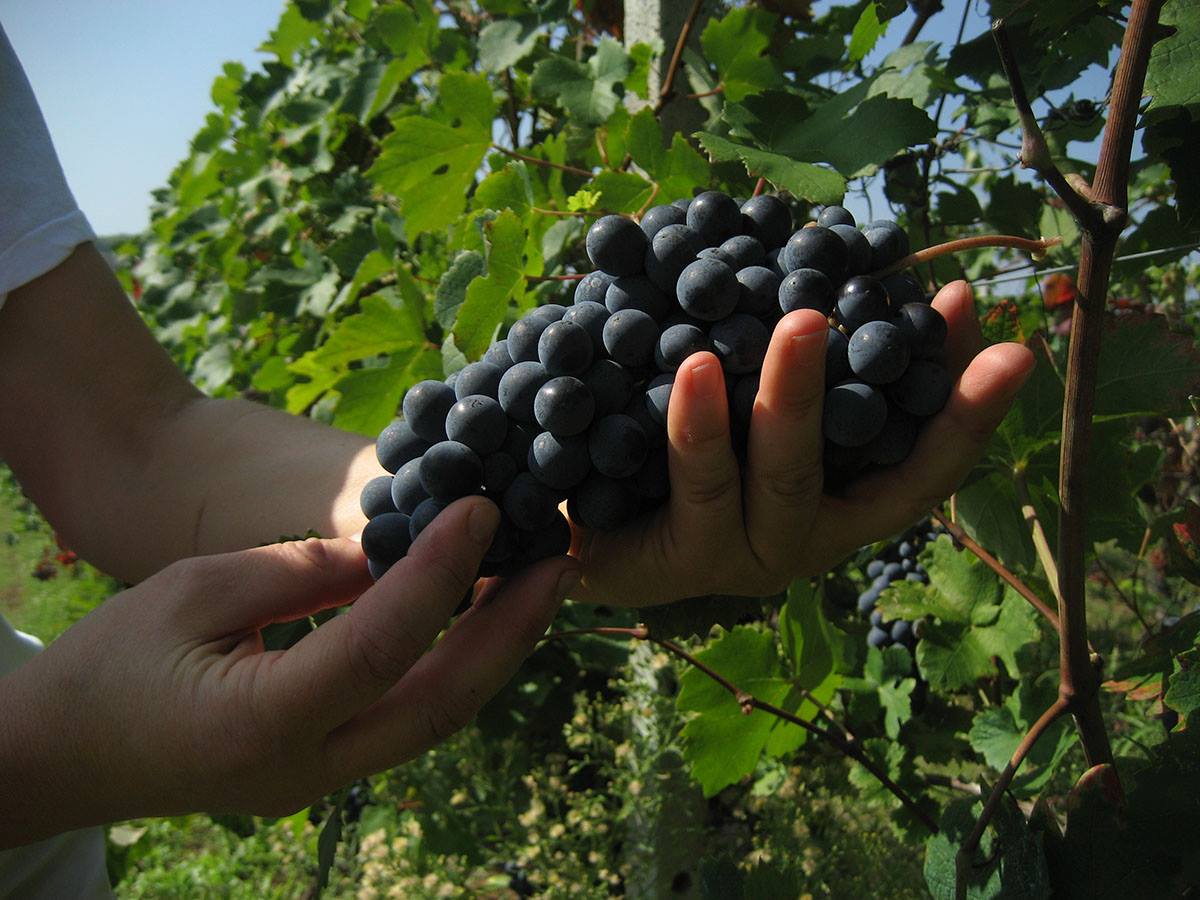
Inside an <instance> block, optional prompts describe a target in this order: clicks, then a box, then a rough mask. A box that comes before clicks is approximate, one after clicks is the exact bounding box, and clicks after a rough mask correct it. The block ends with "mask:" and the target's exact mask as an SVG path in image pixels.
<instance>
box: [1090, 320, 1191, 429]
mask: <svg viewBox="0 0 1200 900" xmlns="http://www.w3.org/2000/svg"><path fill="white" fill-rule="evenodd" d="M1197 392H1200V351H1198V350H1197V349H1196V346H1195V343H1194V342H1193V340H1192V336H1191V335H1189V334H1178V333H1175V332H1172V331H1171V330H1170V328H1169V326H1168V324H1167V320H1166V318H1165V317H1164V316H1157V315H1144V316H1121V317H1119V318H1117V317H1110V318H1109V319H1108V320H1107V322H1106V328H1105V332H1104V343H1103V344H1102V345H1101V347H1100V370H1099V372H1098V373H1097V376H1096V415H1097V416H1149V415H1161V416H1169V415H1179V414H1186V413H1187V412H1188V403H1187V396H1188V394H1194V393H1197Z"/></svg>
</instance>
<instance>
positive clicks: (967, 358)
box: [933, 281, 983, 378]
mask: <svg viewBox="0 0 1200 900" xmlns="http://www.w3.org/2000/svg"><path fill="white" fill-rule="evenodd" d="M933 308H934V309H936V310H937V311H938V312H940V313H941V314H942V317H943V318H944V319H945V320H946V344H945V348H946V349H945V352H946V368H947V369H948V370H949V371H950V374H951V376H953V377H955V378H957V377H958V376H959V375H961V374H962V373H963V372H964V371H966V368H967V366H968V365H969V364H970V362H971V360H973V359H974V358H975V356H976V355H977V354H978V353H979V351H980V350H982V349H983V332H981V331H980V330H979V317H978V316H976V315H975V294H974V292H972V290H971V285H969V284H968V283H967V282H965V281H952V282H950V283H949V284H948V285H946V286H945V287H943V288H942V289H941V290H940V291H938V292H937V296H936V297H934V298H933Z"/></svg>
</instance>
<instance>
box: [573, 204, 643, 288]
mask: <svg viewBox="0 0 1200 900" xmlns="http://www.w3.org/2000/svg"><path fill="white" fill-rule="evenodd" d="M648 243H649V242H648V241H647V240H646V232H644V231H642V229H641V228H640V227H639V226H638V224H637V223H636V222H634V221H633V220H632V219H626V218H625V217H624V216H603V217H601V218H599V219H597V220H596V221H595V222H594V223H592V227H591V228H589V229H588V233H587V239H586V240H585V241H584V244H585V245H586V248H587V255H588V259H590V260H591V261H592V265H593V266H595V267H596V268H597V269H603V270H604V271H605V272H608V273H609V274H610V275H637V274H638V273H639V272H641V271H642V265H643V260H644V258H645V255H646V246H647V244H648Z"/></svg>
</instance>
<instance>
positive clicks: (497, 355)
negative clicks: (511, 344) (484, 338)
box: [480, 339, 514, 374]
mask: <svg viewBox="0 0 1200 900" xmlns="http://www.w3.org/2000/svg"><path fill="white" fill-rule="evenodd" d="M480 362H485V363H490V364H491V365H493V366H495V367H496V368H497V369H499V370H500V374H504V373H505V372H507V371H508V370H509V369H511V368H512V367H513V363H514V360H513V358H512V357H511V356H510V355H509V353H508V341H507V340H505V339H501V340H499V341H496V343H494V344H492V346H490V347H488V348H487V350H486V351H484V354H483V358H482V359H481V360H480Z"/></svg>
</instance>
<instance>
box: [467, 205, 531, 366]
mask: <svg viewBox="0 0 1200 900" xmlns="http://www.w3.org/2000/svg"><path fill="white" fill-rule="evenodd" d="M484 228H485V231H486V232H487V235H488V252H487V274H486V275H485V276H483V277H481V278H476V279H475V280H474V281H472V282H471V284H470V285H469V286H468V287H467V296H466V300H464V301H463V304H462V306H461V307H460V308H459V310H458V317H457V319H456V321H455V323H454V342H455V343H456V344H457V345H458V348H459V349H460V350H461V351H462V352H463V353H465V354H466V356H467V358H468V359H477V358H478V357H480V356H481V355H482V354H483V352H484V351H485V350H487V348H488V346H489V345H490V344H491V342H492V338H493V336H494V335H495V334H496V329H498V328H499V327H500V324H501V323H502V322H503V321H504V317H505V315H506V313H507V311H508V303H509V301H510V300H512V299H520V296H521V295H522V294H523V293H524V284H525V278H524V274H525V265H524V261H523V259H522V251H523V250H524V249H525V226H524V225H522V224H521V220H520V219H518V218H517V215H516V214H515V213H514V212H512V211H511V210H505V211H504V212H502V213H500V215H499V216H497V217H496V218H495V219H494V220H493V221H491V222H488V223H486V224H485V226H484Z"/></svg>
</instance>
